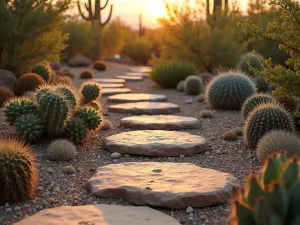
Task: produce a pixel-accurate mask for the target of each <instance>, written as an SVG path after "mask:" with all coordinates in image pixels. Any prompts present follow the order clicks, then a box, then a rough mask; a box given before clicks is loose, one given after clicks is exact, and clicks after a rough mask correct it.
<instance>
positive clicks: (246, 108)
mask: <svg viewBox="0 0 300 225" xmlns="http://www.w3.org/2000/svg"><path fill="white" fill-rule="evenodd" d="M273 102H275V100H274V99H273V97H272V96H271V95H266V94H256V95H253V96H251V97H250V98H247V100H246V101H245V103H244V104H243V107H242V116H243V118H244V120H245V119H247V117H248V116H249V114H250V113H251V112H252V111H253V110H254V109H255V108H256V107H257V106H259V105H261V104H264V103H273Z"/></svg>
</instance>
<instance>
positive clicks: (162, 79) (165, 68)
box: [151, 60, 198, 88]
mask: <svg viewBox="0 0 300 225" xmlns="http://www.w3.org/2000/svg"><path fill="white" fill-rule="evenodd" d="M197 73H198V69H197V68H196V66H195V65H194V64H193V63H191V62H186V61H178V60H171V61H165V62H162V63H160V64H158V65H156V66H155V67H154V68H153V70H152V73H151V79H152V80H153V81H154V82H155V83H157V84H159V85H160V86H162V87H165V88H176V86H177V84H178V82H180V81H182V80H185V79H186V78H187V77H188V76H190V75H192V74H197Z"/></svg>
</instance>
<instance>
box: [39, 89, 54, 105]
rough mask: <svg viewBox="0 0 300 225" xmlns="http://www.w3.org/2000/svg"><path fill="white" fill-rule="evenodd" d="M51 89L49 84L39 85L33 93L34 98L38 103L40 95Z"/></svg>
mask: <svg viewBox="0 0 300 225" xmlns="http://www.w3.org/2000/svg"><path fill="white" fill-rule="evenodd" d="M51 91H53V88H52V87H51V86H50V85H41V86H40V87H39V88H38V89H37V90H36V91H35V95H36V100H37V102H38V103H40V101H41V99H42V97H43V96H44V95H45V94H47V93H49V92H51Z"/></svg>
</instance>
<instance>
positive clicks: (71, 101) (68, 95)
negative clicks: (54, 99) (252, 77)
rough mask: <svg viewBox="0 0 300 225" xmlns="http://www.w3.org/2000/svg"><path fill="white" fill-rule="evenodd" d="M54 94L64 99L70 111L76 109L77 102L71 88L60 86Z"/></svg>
mask: <svg viewBox="0 0 300 225" xmlns="http://www.w3.org/2000/svg"><path fill="white" fill-rule="evenodd" d="M56 92H58V93H60V94H62V95H63V96H64V99H65V100H66V101H67V103H68V105H69V106H70V107H71V109H75V108H76V106H77V100H76V97H75V92H74V91H73V90H72V88H71V87H64V86H61V87H58V88H57V89H56Z"/></svg>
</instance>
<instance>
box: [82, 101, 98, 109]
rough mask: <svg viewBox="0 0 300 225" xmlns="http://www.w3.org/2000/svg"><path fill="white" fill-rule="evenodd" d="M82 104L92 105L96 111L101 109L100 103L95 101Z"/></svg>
mask: <svg viewBox="0 0 300 225" xmlns="http://www.w3.org/2000/svg"><path fill="white" fill-rule="evenodd" d="M84 106H88V107H92V108H94V109H96V110H97V111H100V110H101V105H100V104H99V103H98V102H97V101H92V102H89V103H87V104H85V105H84Z"/></svg>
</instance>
